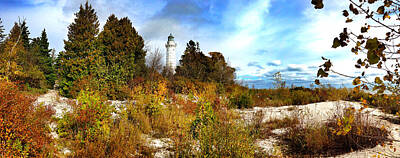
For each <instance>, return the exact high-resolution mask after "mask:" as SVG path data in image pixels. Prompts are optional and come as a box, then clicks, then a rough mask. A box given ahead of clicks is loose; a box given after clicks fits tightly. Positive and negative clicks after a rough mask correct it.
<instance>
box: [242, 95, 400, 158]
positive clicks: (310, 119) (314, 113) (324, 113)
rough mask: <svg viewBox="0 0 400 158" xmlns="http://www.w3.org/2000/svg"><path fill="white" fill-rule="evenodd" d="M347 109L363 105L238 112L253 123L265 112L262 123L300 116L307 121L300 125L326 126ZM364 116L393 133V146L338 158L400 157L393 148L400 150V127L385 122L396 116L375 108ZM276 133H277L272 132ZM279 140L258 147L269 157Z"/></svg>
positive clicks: (261, 142)
mask: <svg viewBox="0 0 400 158" xmlns="http://www.w3.org/2000/svg"><path fill="white" fill-rule="evenodd" d="M346 107H354V108H355V109H356V110H358V109H360V108H361V107H362V105H361V104H359V103H355V102H347V101H335V102H322V103H313V104H308V105H299V106H282V107H265V108H260V107H254V108H252V109H247V110H237V112H238V113H239V114H240V115H241V116H242V118H243V119H244V120H245V122H250V120H251V119H252V118H253V116H254V114H255V113H256V112H257V111H262V113H264V118H263V121H264V122H266V121H268V120H271V119H283V118H285V117H293V116H299V117H300V118H304V119H303V120H302V122H301V123H303V124H317V123H323V122H324V121H326V120H327V119H329V118H331V117H332V116H333V115H334V114H335V112H338V111H341V110H343V109H344V108H346ZM363 113H364V114H365V115H368V117H369V119H370V120H371V121H374V122H376V123H377V126H378V127H381V126H382V125H384V126H385V127H386V129H387V130H388V131H390V135H389V138H390V139H393V140H395V141H393V144H392V145H385V146H384V147H383V146H381V145H378V146H376V147H374V148H372V149H364V150H361V151H356V152H352V153H348V154H344V155H340V156H337V157H374V156H376V157H378V156H380V157H400V152H399V151H396V152H394V148H396V149H397V150H400V142H399V141H400V131H399V130H400V125H397V124H393V123H391V122H389V121H386V120H385V119H384V118H395V117H394V116H393V115H389V114H385V113H383V112H382V111H381V110H378V109H374V108H366V109H364V110H363ZM273 132H274V131H273ZM275 132H276V133H277V134H279V133H282V132H284V130H278V131H275ZM277 142H278V140H277V139H276V138H273V137H272V138H271V137H270V138H268V139H266V140H257V142H256V143H257V145H258V146H260V147H261V148H262V149H263V150H264V151H267V152H268V153H270V154H279V153H280V151H279V150H280V149H279V147H278V146H277V145H276V144H277Z"/></svg>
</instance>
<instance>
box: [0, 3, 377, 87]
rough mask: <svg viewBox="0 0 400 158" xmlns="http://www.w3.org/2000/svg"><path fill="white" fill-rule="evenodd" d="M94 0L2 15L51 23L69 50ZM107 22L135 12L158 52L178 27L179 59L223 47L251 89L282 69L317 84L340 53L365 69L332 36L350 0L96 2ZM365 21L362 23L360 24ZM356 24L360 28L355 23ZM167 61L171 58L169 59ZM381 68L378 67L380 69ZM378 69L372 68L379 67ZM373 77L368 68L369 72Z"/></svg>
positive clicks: (8, 23)
mask: <svg viewBox="0 0 400 158" xmlns="http://www.w3.org/2000/svg"><path fill="white" fill-rule="evenodd" d="M85 2H86V0H0V18H1V19H2V21H3V25H4V26H5V28H6V31H7V32H9V30H10V29H11V27H12V26H13V24H14V22H16V21H18V19H26V21H27V24H28V27H29V30H30V32H31V37H37V36H39V35H40V33H41V31H42V30H43V29H44V28H45V29H46V31H47V33H48V37H49V41H50V47H51V48H54V49H56V52H60V51H62V50H63V46H64V44H63V40H65V39H67V33H68V31H67V28H68V25H69V24H71V23H72V22H73V19H74V13H75V12H77V11H78V9H79V5H80V4H82V3H85ZM89 2H90V3H91V4H92V5H93V7H94V9H95V10H96V12H97V15H98V17H99V21H100V24H101V27H102V26H103V25H104V24H105V21H106V20H107V18H108V16H109V15H111V14H115V15H116V16H117V17H120V18H122V17H128V18H129V19H131V20H132V22H133V25H134V27H135V29H136V30H137V31H138V32H139V34H140V35H142V36H143V38H144V40H145V42H146V45H147V47H148V48H149V49H150V50H155V49H157V48H159V49H161V50H162V52H163V53H164V54H165V51H166V49H165V43H166V41H167V37H168V35H169V34H170V33H172V34H173V35H174V36H175V41H176V42H177V43H178V47H177V57H178V58H177V59H176V60H177V63H179V62H178V61H179V59H180V56H181V55H182V54H183V51H184V49H185V47H186V43H187V42H188V41H189V40H194V41H198V42H199V43H200V48H201V50H202V51H203V53H205V54H207V53H208V52H214V51H217V52H221V53H223V55H224V56H225V58H226V60H227V61H228V63H229V64H230V65H231V66H232V67H234V68H236V78H237V80H238V82H241V83H243V84H245V85H248V86H249V87H255V88H270V87H271V86H272V84H271V83H272V82H273V80H272V76H273V74H274V73H276V72H278V71H279V72H281V74H282V77H283V79H284V80H285V81H286V82H287V84H288V85H292V84H294V85H296V86H310V84H312V83H313V82H314V80H315V79H316V74H317V70H318V66H320V65H322V64H323V60H322V59H321V56H324V57H326V58H330V59H332V63H333V69H334V70H336V71H338V72H341V73H344V74H347V75H357V74H358V75H359V73H360V70H356V69H355V68H354V63H355V61H356V59H358V58H357V56H355V55H352V53H351V52H350V47H345V48H338V49H333V48H331V46H332V41H333V39H334V38H335V37H336V36H338V35H339V33H340V32H341V31H342V30H343V28H344V27H346V26H347V25H346V24H345V18H344V17H343V16H342V10H343V9H346V7H347V4H346V3H343V1H327V2H325V8H324V9H322V10H315V9H314V8H313V5H312V4H311V3H310V2H311V0H112V1H110V0H89ZM357 24H360V23H355V24H353V25H357ZM350 28H352V27H351V26H350ZM164 62H165V61H164ZM376 73H377V72H375V74H376ZM371 74H372V72H371ZM367 75H368V73H367ZM321 81H322V83H330V84H331V85H334V86H336V87H342V86H347V87H348V86H350V85H351V82H352V80H351V79H348V78H345V77H341V76H338V75H331V77H329V78H327V79H323V80H321Z"/></svg>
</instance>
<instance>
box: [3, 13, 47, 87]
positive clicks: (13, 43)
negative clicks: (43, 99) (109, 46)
mask: <svg viewBox="0 0 400 158" xmlns="http://www.w3.org/2000/svg"><path fill="white" fill-rule="evenodd" d="M36 41H38V39H34V42H33V43H37V42H36ZM1 57H2V59H4V60H5V61H4V62H1V63H2V64H1V66H0V67H1V68H0V69H1V70H0V71H1V73H3V74H5V75H6V76H7V77H8V78H9V79H10V80H12V81H20V82H22V83H24V84H25V87H26V88H30V87H32V88H45V85H46V83H45V77H44V74H43V72H42V71H40V68H39V63H38V61H39V60H38V59H39V54H38V51H37V49H34V47H32V46H31V43H30V42H29V30H28V27H27V26H26V22H25V21H22V22H19V23H15V24H14V27H13V28H12V29H11V31H10V35H9V36H8V37H7V38H6V40H5V41H4V51H3V53H1Z"/></svg>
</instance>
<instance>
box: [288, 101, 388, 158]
mask: <svg viewBox="0 0 400 158" xmlns="http://www.w3.org/2000/svg"><path fill="white" fill-rule="evenodd" d="M361 110H362V109H361ZM361 110H355V109H354V108H347V109H345V110H344V111H343V112H338V113H337V114H336V115H335V116H334V117H333V118H331V119H329V120H328V121H327V122H326V123H325V124H322V125H319V124H317V125H303V126H296V127H294V128H290V130H289V131H288V133H286V134H285V135H284V136H282V143H283V144H286V145H288V149H287V150H286V154H288V155H297V156H299V154H300V155H313V156H336V155H339V154H343V153H347V152H352V151H356V150H361V149H365V148H372V147H375V146H376V145H377V144H381V143H384V142H385V141H387V136H388V131H386V130H385V128H378V127H377V126H379V125H378V124H377V123H373V122H372V121H371V120H368V117H367V116H366V115H367V114H363V113H361Z"/></svg>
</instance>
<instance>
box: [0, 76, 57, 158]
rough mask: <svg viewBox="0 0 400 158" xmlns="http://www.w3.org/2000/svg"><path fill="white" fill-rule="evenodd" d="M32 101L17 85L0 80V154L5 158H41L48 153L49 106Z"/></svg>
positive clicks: (49, 139)
mask: <svg viewBox="0 0 400 158" xmlns="http://www.w3.org/2000/svg"><path fill="white" fill-rule="evenodd" d="M33 103H34V98H33V97H30V96H27V95H25V94H23V93H21V92H20V91H19V88H18V86H17V85H15V84H14V83H12V82H9V81H7V80H6V79H0V153H2V156H5V157H14V156H15V157H28V156H29V157H43V156H46V155H48V154H51V153H52V151H51V148H52V147H51V146H50V144H51V142H52V138H51V137H50V135H49V134H50V128H49V127H48V124H49V120H50V117H51V115H52V114H53V111H52V110H51V109H50V108H49V107H44V106H41V105H36V106H35V105H34V104H33Z"/></svg>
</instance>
